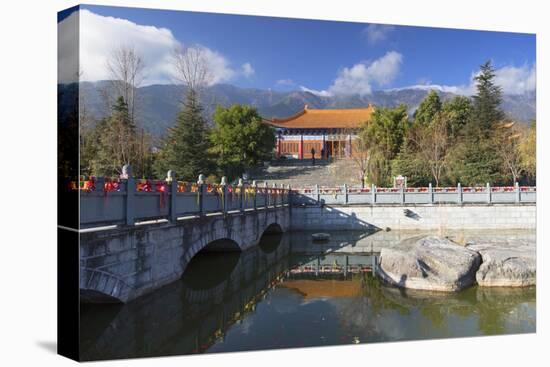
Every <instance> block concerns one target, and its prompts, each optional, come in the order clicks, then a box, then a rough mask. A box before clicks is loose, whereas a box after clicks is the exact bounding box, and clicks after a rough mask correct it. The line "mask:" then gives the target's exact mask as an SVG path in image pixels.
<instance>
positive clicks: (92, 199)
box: [72, 172, 290, 228]
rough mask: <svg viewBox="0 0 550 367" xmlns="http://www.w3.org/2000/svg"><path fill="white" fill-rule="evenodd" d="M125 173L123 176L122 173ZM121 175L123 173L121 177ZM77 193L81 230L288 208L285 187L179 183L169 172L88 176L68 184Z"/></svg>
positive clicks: (253, 184) (223, 183)
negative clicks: (151, 176)
mask: <svg viewBox="0 0 550 367" xmlns="http://www.w3.org/2000/svg"><path fill="white" fill-rule="evenodd" d="M126 175H127V174H126ZM122 177H124V176H122ZM72 189H73V190H79V191H80V226H81V228H90V227H99V226H107V225H133V224H135V223H137V222H145V221H152V220H159V219H166V220H168V221H171V222H175V221H176V220H178V218H181V217H190V216H204V215H212V214H216V213H219V214H228V213H238V212H243V213H244V212H245V211H253V210H259V209H266V208H277V207H283V206H288V204H289V202H290V196H289V193H290V188H289V187H286V188H284V187H280V186H277V185H276V184H273V185H272V186H271V187H270V186H268V184H267V183H264V185H262V186H258V185H257V184H256V183H252V184H245V183H243V182H242V180H239V183H238V184H237V185H231V184H228V183H227V181H226V179H225V177H223V178H222V181H221V183H219V184H207V183H205V182H204V176H203V175H200V176H199V180H198V181H197V182H196V183H189V182H181V181H177V180H175V179H174V178H173V175H172V174H171V172H169V173H168V177H167V178H166V179H165V180H140V179H136V178H133V177H131V175H127V177H126V178H115V179H111V178H105V177H97V178H89V179H86V180H81V181H80V182H79V184H78V186H77V185H76V183H74V184H73V185H72Z"/></svg>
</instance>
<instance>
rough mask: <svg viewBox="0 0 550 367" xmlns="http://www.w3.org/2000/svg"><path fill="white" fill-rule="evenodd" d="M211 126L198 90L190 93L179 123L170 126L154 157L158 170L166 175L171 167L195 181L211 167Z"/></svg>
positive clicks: (180, 177)
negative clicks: (209, 128) (209, 127)
mask: <svg viewBox="0 0 550 367" xmlns="http://www.w3.org/2000/svg"><path fill="white" fill-rule="evenodd" d="M209 149H210V140H209V130H208V126H207V123H206V120H205V119H204V117H203V116H202V107H201V106H200V104H199V102H198V98H197V95H196V93H195V92H193V91H192V90H190V91H189V92H188V94H187V98H186V101H185V103H184V106H183V109H182V110H181V111H180V113H179V114H178V117H177V120H176V124H175V125H174V126H173V127H172V128H170V129H169V131H168V136H167V137H166V138H165V139H164V141H163V146H162V149H161V151H160V152H159V153H158V154H157V157H156V159H155V165H154V169H155V174H156V175H157V177H159V178H164V177H166V172H167V171H168V170H172V171H174V172H175V174H176V177H177V178H178V179H182V180H186V181H196V180H197V177H198V176H199V174H201V173H202V174H205V175H207V174H208V173H209V172H210V171H211V165H210V158H209V155H208V151H209Z"/></svg>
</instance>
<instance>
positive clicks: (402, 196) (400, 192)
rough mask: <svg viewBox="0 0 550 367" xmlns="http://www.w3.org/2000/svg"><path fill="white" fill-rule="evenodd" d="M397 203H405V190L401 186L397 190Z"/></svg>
mask: <svg viewBox="0 0 550 367" xmlns="http://www.w3.org/2000/svg"><path fill="white" fill-rule="evenodd" d="M399 201H401V204H404V203H405V188H404V187H403V185H401V188H400V190H399Z"/></svg>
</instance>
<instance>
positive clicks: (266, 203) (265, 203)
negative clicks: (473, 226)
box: [264, 181, 270, 209]
mask: <svg viewBox="0 0 550 367" xmlns="http://www.w3.org/2000/svg"><path fill="white" fill-rule="evenodd" d="M267 191H268V186H267V181H264V195H265V200H264V206H265V208H266V209H267V207H269V201H270V200H269V193H268V192H267Z"/></svg>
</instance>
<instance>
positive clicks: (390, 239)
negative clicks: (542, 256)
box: [81, 231, 536, 360]
mask: <svg viewBox="0 0 550 367" xmlns="http://www.w3.org/2000/svg"><path fill="white" fill-rule="evenodd" d="M416 234H417V233H416ZM410 235H411V234H410V233H403V232H389V233H387V232H382V233H377V234H374V235H371V234H369V233H359V232H357V233H356V232H346V233H337V232H335V233H332V238H331V240H330V241H329V242H327V243H324V244H315V243H313V242H312V241H311V239H310V234H308V233H303V232H302V233H296V232H295V233H285V234H284V235H265V236H264V237H263V238H262V240H261V243H260V246H257V247H255V248H253V249H250V250H247V251H244V252H240V253H239V252H233V253H227V252H226V253H212V252H211V253H204V254H202V253H201V254H198V255H197V256H196V257H195V258H194V259H193V260H192V262H191V263H190V265H189V266H188V268H187V270H186V272H185V274H184V275H183V276H182V278H181V280H179V281H177V282H174V283H172V284H170V285H168V286H165V287H163V288H161V289H159V290H157V291H155V292H153V293H151V294H149V295H147V296H144V297H141V298H139V299H137V300H134V301H132V302H130V303H128V304H125V305H89V304H82V305H81V351H82V358H83V359H84V360H96V359H112V358H132V357H147V356H165V355H179V354H192V353H205V352H206V353H212V352H230V351H244V350H259V349H273V348H292V347H308V346H322V345H339V344H357V343H374V342H389V341H399V340H419V339H432V338H448V337H464V336H481V335H499V334H512V333H532V332H535V324H536V322H535V321H536V312H535V309H536V307H535V305H536V302H535V299H536V296H535V288H534V287H530V288H481V287H477V286H474V287H470V288H468V289H465V290H463V291H461V292H457V293H441V292H425V291H404V290H400V289H397V288H394V287H389V286H386V285H384V284H381V283H380V282H379V281H378V280H377V279H376V278H375V277H373V276H372V273H371V272H370V270H371V265H372V263H373V259H374V256H376V255H377V251H379V248H380V247H381V246H391V245H397V244H398V242H399V240H400V239H402V238H406V237H407V236H410ZM455 235H456V236H462V237H460V238H464V236H466V237H468V236H470V237H476V236H506V237H507V238H510V237H511V236H517V237H533V236H534V233H530V232H527V233H516V232H514V233H502V231H501V232H499V233H487V232H484V233H481V232H480V233H474V234H466V235H464V234H463V233H462V234H455Z"/></svg>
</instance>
